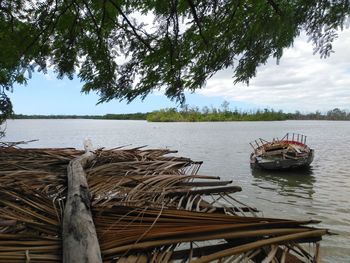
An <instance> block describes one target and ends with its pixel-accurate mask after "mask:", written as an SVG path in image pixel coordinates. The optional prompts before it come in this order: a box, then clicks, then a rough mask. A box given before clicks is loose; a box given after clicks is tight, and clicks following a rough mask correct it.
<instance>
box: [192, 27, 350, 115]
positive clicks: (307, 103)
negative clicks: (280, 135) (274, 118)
mask: <svg viewBox="0 0 350 263" xmlns="http://www.w3.org/2000/svg"><path fill="white" fill-rule="evenodd" d="M306 39H307V38H306V37H305V36H301V37H299V38H297V39H296V40H295V43H294V47H292V48H289V49H287V50H285V52H284V55H283V57H282V59H281V61H280V63H279V65H277V64H276V60H274V59H270V60H269V61H268V63H267V64H266V65H263V66H261V67H259V68H258V71H257V76H256V77H255V78H253V79H252V80H251V82H250V84H249V86H246V85H245V84H237V85H234V84H233V78H232V70H231V71H230V70H225V71H221V72H219V73H217V74H216V75H215V76H214V77H213V78H211V79H210V80H208V82H207V86H206V88H204V89H202V90H200V91H198V93H200V94H202V95H204V96H209V97H210V96H222V97H224V98H225V99H227V100H232V101H240V102H244V103H253V104H256V105H260V106H261V107H266V106H268V107H271V108H274V109H283V110H285V111H295V110H301V111H306V112H309V111H316V110H321V111H327V110H329V109H332V108H335V107H339V108H342V109H349V108H350V52H348V49H349V46H350V30H345V31H343V32H340V33H339V38H338V39H337V40H336V41H335V42H334V43H333V50H334V51H335V52H334V53H333V54H331V56H330V57H329V58H327V59H321V58H320V56H319V55H318V54H316V55H313V47H312V45H311V43H307V41H306Z"/></svg>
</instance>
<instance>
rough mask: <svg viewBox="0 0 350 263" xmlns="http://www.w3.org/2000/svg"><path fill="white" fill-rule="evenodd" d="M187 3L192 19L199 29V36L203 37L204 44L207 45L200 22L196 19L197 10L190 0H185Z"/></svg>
mask: <svg viewBox="0 0 350 263" xmlns="http://www.w3.org/2000/svg"><path fill="white" fill-rule="evenodd" d="M187 3H188V5H189V6H190V9H191V13H192V16H193V20H194V21H195V22H196V24H197V26H198V29H199V35H200V36H201V38H202V39H203V42H204V44H206V45H208V41H207V39H206V38H205V37H204V35H203V32H202V26H201V24H200V21H199V19H198V16H197V12H196V7H195V5H194V3H193V2H192V0H187Z"/></svg>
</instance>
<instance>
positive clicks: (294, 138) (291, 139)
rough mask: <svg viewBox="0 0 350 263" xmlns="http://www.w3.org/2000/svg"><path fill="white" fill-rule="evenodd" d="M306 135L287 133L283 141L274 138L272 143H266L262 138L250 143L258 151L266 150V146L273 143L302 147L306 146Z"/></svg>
mask: <svg viewBox="0 0 350 263" xmlns="http://www.w3.org/2000/svg"><path fill="white" fill-rule="evenodd" d="M306 137H307V136H306V135H304V134H300V133H294V132H293V133H286V134H285V135H284V136H283V137H282V139H279V138H273V139H272V141H266V140H264V139H262V138H259V139H257V140H254V141H252V142H250V143H249V144H250V146H251V147H252V148H253V149H254V150H256V149H258V148H265V146H268V145H271V144H272V143H279V142H281V143H294V144H298V145H301V146H305V145H306Z"/></svg>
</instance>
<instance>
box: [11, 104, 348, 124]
mask: <svg viewBox="0 0 350 263" xmlns="http://www.w3.org/2000/svg"><path fill="white" fill-rule="evenodd" d="M12 118H13V119H93V120H147V121H149V122H219V121H228V122H229V121H285V120H339V121H344V120H346V121H348V120H350V113H348V112H346V111H345V110H340V109H333V110H330V111H327V112H326V113H323V114H322V113H320V112H318V111H316V112H315V113H305V114H302V113H300V112H298V111H297V112H295V113H284V112H283V111H281V110H280V111H275V110H273V109H264V110H251V111H241V110H240V111H239V110H230V109H226V108H224V109H216V108H210V109H209V108H208V107H204V108H203V109H202V110H200V109H199V108H198V107H191V108H183V109H181V110H178V109H176V108H167V109H160V110H157V111H153V112H145V113H142V112H137V113H122V114H105V115H25V114H14V115H13V116H12Z"/></svg>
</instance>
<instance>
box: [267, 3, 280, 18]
mask: <svg viewBox="0 0 350 263" xmlns="http://www.w3.org/2000/svg"><path fill="white" fill-rule="evenodd" d="M266 1H267V2H268V3H269V4H270V5H271V6H272V8H273V9H274V10H275V12H276V13H277V14H278V15H279V16H281V17H282V15H283V14H282V12H281V9H280V8H279V6H278V4H277V3H275V1H274V0H266Z"/></svg>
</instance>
